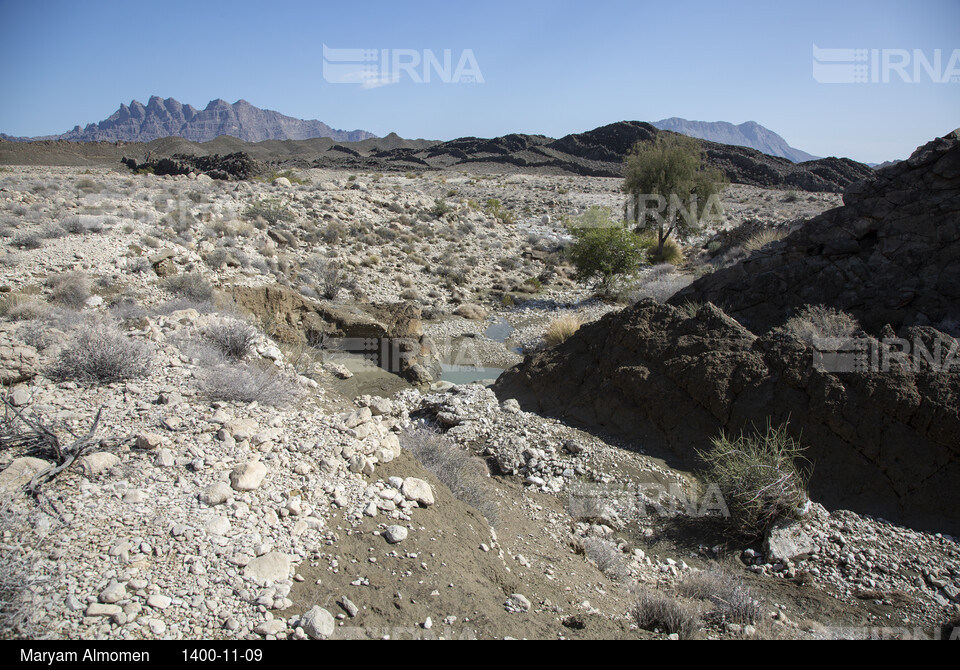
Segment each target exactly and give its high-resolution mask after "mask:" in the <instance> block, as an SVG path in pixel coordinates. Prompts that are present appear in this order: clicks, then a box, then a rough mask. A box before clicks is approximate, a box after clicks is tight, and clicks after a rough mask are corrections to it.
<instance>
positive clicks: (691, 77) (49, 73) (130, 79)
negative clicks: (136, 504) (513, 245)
mask: <svg viewBox="0 0 960 670" xmlns="http://www.w3.org/2000/svg"><path fill="white" fill-rule="evenodd" d="M0 30H2V33H0V34H2V36H3V38H2V40H0V91H2V94H0V131H2V132H6V133H8V134H10V135H27V136H33V135H46V134H58V133H62V132H65V131H67V130H70V129H71V128H72V127H73V126H75V125H77V124H80V125H85V124H86V123H90V122H97V121H100V120H102V119H105V118H106V117H107V116H109V115H110V114H112V113H113V112H114V111H116V109H117V107H119V105H120V103H121V102H125V103H127V104H129V103H130V101H131V100H132V99H137V100H139V101H141V102H143V103H146V102H147V100H148V98H149V97H150V96H151V95H159V96H161V97H164V98H167V97H173V98H176V99H177V100H179V101H180V102H183V103H190V104H192V105H193V106H195V107H198V108H200V107H203V106H205V105H206V104H207V102H208V101H210V100H212V99H214V98H223V99H225V100H227V101H229V102H235V101H236V100H238V99H240V98H243V99H246V100H248V101H249V102H251V103H252V104H254V105H256V106H258V107H263V108H266V109H274V110H277V111H279V112H282V113H284V114H287V115H290V116H295V117H298V118H306V119H320V120H321V121H324V122H326V123H328V124H330V125H331V126H333V127H334V128H342V129H347V130H352V129H355V128H362V129H364V130H369V131H371V132H373V133H376V134H378V135H385V134H387V133H389V132H391V131H396V132H397V133H398V134H400V135H401V136H403V137H408V138H415V137H424V138H429V139H451V138H454V137H459V136H466V135H474V136H480V137H492V136H496V135H502V134H505V133H510V132H521V133H534V134H543V135H549V136H552V137H560V136H562V135H565V134H567V133H572V132H581V131H585V130H589V129H592V128H595V127H597V126H601V125H604V124H607V123H612V122H615V121H619V120H624V119H630V120H634V119H635V120H641V121H656V120H659V119H662V118H666V117H671V116H679V117H683V118H687V119H693V120H702V121H720V120H723V121H730V122H733V123H741V122H744V121H748V120H752V121H756V122H758V123H760V124H762V125H764V126H766V127H768V128H770V129H771V130H773V131H774V132H777V133H779V134H780V135H782V136H783V137H784V138H785V139H786V140H787V141H788V142H789V143H790V144H791V145H792V146H794V147H797V148H799V149H803V150H804V151H808V152H810V153H812V154H816V155H820V156H830V155H838V156H849V157H851V158H855V159H857V160H861V161H868V162H880V161H884V160H888V159H892V158H904V157H906V156H907V155H909V153H910V152H911V151H912V150H913V149H914V148H915V147H917V146H918V145H920V144H922V143H924V142H926V141H928V140H930V139H932V138H933V137H935V136H939V135H943V134H945V133H947V132H949V131H951V130H953V129H954V128H956V127H958V126H960V81H958V82H954V83H934V82H933V81H931V78H930V76H929V75H928V74H927V73H926V70H923V69H921V70H920V75H921V76H920V77H916V79H917V80H916V81H911V82H910V83H905V82H903V81H901V80H900V77H899V75H898V74H897V72H895V71H889V70H888V72H892V74H891V76H890V79H891V81H890V82H888V83H883V82H878V83H820V82H818V81H816V80H815V78H814V76H813V55H812V50H813V45H816V46H817V47H820V48H827V49H868V50H873V49H876V50H878V52H877V53H878V54H879V55H880V56H881V57H882V56H883V55H884V53H886V54H887V55H888V57H889V59H890V62H892V63H894V62H896V61H897V60H898V59H899V58H900V57H901V55H898V54H897V52H895V51H894V50H897V49H904V50H906V52H907V54H908V57H910V58H911V61H912V60H915V58H914V53H915V52H914V50H920V52H922V54H923V55H924V56H925V58H926V59H927V60H929V61H930V62H931V63H934V58H935V52H936V50H939V51H940V52H941V59H942V61H941V64H940V69H939V72H941V73H942V72H943V71H945V70H947V69H948V65H949V61H950V57H951V55H952V54H953V53H954V50H960V0H914V1H912V2H906V1H905V0H898V1H897V2H888V1H886V0H873V1H855V2H844V1H842V0H834V1H832V2H820V1H809V0H807V1H803V2H790V3H786V2H778V1H770V0H768V1H766V2H719V1H717V0H713V1H711V2H697V1H693V0H690V1H684V0H673V1H672V2H671V1H666V2H665V1H663V0H660V1H658V2H644V1H633V2H629V1H621V2H609V1H607V0H590V1H584V0H577V1H564V0H554V1H551V2H547V1H542V0H512V1H511V2H501V1H492V2H471V3H457V2H450V1H449V0H447V1H445V2H414V1H410V2H403V1H400V0H393V1H391V2H379V1H377V0H366V1H364V2H353V3H347V2H343V1H342V0H340V1H337V2H324V1H322V0H314V1H312V2H299V1H297V0H285V1H284V2H279V3H270V4H269V5H268V4H267V3H257V2H243V1H241V0H234V1H232V2H217V1H214V0H192V1H191V2H181V1H179V0H165V1H164V2H137V1H136V0H124V1H123V2H108V1H103V2H92V1H84V0H72V1H69V2H63V1H60V0H33V1H30V2H25V1H16V0H0ZM324 44H326V45H327V47H330V48H334V49H342V48H353V49H377V50H383V49H390V50H394V53H396V50H402V49H409V50H414V51H415V52H416V54H418V55H420V54H426V53H427V51H426V50H431V51H432V52H433V53H434V54H435V55H436V56H438V58H441V59H442V57H443V50H444V49H450V50H451V56H452V60H453V63H454V65H455V64H456V62H457V61H459V60H460V58H461V57H462V56H463V54H464V53H465V51H466V50H470V52H471V53H472V54H473V56H474V58H475V61H474V63H475V65H476V70H478V71H479V74H480V75H481V76H482V78H483V83H443V82H441V81H438V80H437V76H436V74H435V70H434V71H433V72H434V76H433V77H432V79H433V81H431V83H416V82H414V81H413V80H412V77H410V76H409V74H408V73H407V72H405V71H404V72H401V73H400V76H399V78H398V80H397V81H395V82H393V81H390V79H389V77H388V78H387V81H388V82H389V83H386V85H382V86H372V85H367V86H361V85H359V84H343V83H331V82H330V81H327V80H325V78H324V74H325V72H326V71H325V70H324V60H323V45H324ZM400 53H403V52H400ZM379 54H382V52H380V51H378V55H379ZM891 54H892V55H891ZM957 54H958V55H960V51H958V52H957ZM407 57H408V56H403V58H407ZM331 58H332V60H336V58H335V57H331ZM833 60H834V64H836V57H835V58H834V59H833ZM388 62H389V61H388ZM465 64H466V65H468V66H469V65H471V63H470V62H466V63H465ZM868 65H869V66H870V67H873V64H872V63H868ZM954 66H955V67H956V68H958V69H957V70H955V72H960V63H958V62H956V61H955V62H954ZM874 69H876V68H874ZM414 71H415V72H421V73H422V67H417V68H416V69H415V70H414ZM905 71H906V72H907V73H908V75H909V76H910V78H911V79H914V76H913V75H914V72H913V66H912V63H911V64H910V66H909V67H908V68H907V70H905ZM330 78H332V77H330V76H328V77H327V79H330ZM958 79H960V77H958Z"/></svg>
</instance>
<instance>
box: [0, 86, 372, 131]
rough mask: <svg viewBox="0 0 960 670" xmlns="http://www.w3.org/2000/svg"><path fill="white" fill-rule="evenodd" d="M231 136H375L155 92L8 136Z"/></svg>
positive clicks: (241, 105)
mask: <svg viewBox="0 0 960 670" xmlns="http://www.w3.org/2000/svg"><path fill="white" fill-rule="evenodd" d="M222 135H229V136H231V137H236V138H238V139H241V140H244V141H246V142H263V141H265V140H307V139H313V138H316V137H329V138H331V139H333V140H336V141H338V142H359V141H362V140H365V139H369V138H373V137H376V135H374V134H373V133H369V132H367V131H366V130H349V131H347V130H337V129H335V128H331V127H330V126H328V125H327V124H325V123H323V122H322V121H304V120H303V119H295V118H293V117H292V116H285V115H283V114H281V113H280V112H274V111H271V110H269V109H260V108H259V107H254V106H253V105H251V104H250V103H249V102H247V101H246V100H238V101H236V102H235V103H233V104H232V105H231V104H230V103H229V102H227V101H226V100H220V99H217V100H211V101H210V103H209V104H207V106H206V107H205V108H203V109H202V110H198V109H196V108H194V107H192V106H191V105H184V104H182V103H180V102H178V101H176V100H174V99H173V98H167V99H166V100H163V99H162V98H160V97H158V96H153V97H151V98H150V101H149V102H148V103H147V104H146V105H143V104H142V103H140V102H137V101H136V100H134V101H132V102H131V103H130V105H129V106H127V105H123V104H121V105H120V109H118V110H117V111H116V112H114V113H113V114H112V115H111V116H110V117H109V118H107V119H105V120H103V121H101V122H99V123H91V124H88V125H87V126H86V127H85V128H81V127H80V126H76V127H75V128H74V129H73V130H71V131H69V132H66V133H64V134H62V135H49V136H44V137H10V136H8V135H5V134H2V133H0V138H2V139H5V140H8V141H20V142H29V141H37V140H68V141H72V142H150V141H153V140H156V139H160V138H162V137H182V138H184V139H187V140H190V141H192V142H209V141H210V140H213V139H215V138H217V137H220V136H222Z"/></svg>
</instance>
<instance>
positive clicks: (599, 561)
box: [583, 537, 630, 582]
mask: <svg viewBox="0 0 960 670" xmlns="http://www.w3.org/2000/svg"><path fill="white" fill-rule="evenodd" d="M583 553H584V555H585V556H586V557H587V558H589V559H590V560H591V561H593V562H594V563H595V564H596V566H597V568H599V569H600V571H601V572H602V573H604V574H605V575H607V576H608V577H610V579H613V580H615V581H618V582H620V581H624V580H626V579H627V578H628V577H630V566H629V564H628V563H627V559H626V557H625V556H624V555H623V552H622V551H620V548H619V547H618V546H617V544H616V543H615V542H612V541H610V540H606V539H604V538H602V537H588V538H586V539H584V541H583Z"/></svg>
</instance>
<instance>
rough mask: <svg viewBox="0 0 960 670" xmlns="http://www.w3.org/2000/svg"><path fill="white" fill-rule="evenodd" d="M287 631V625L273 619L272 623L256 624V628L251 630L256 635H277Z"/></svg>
mask: <svg viewBox="0 0 960 670" xmlns="http://www.w3.org/2000/svg"><path fill="white" fill-rule="evenodd" d="M286 629H287V624H286V623H284V622H283V621H281V620H280V619H273V620H272V621H264V622H262V623H259V624H257V627H256V628H254V629H253V632H254V633H256V634H257V635H277V634H278V633H282V632H283V631H285V630H286Z"/></svg>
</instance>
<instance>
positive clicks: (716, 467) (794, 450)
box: [697, 424, 810, 537]
mask: <svg viewBox="0 0 960 670" xmlns="http://www.w3.org/2000/svg"><path fill="white" fill-rule="evenodd" d="M712 443H713V448H712V449H709V450H704V451H698V452H697V455H698V456H699V457H700V458H701V459H702V460H703V462H704V464H705V466H704V468H703V469H702V470H701V472H700V475H701V477H702V479H703V480H704V481H705V482H707V483H710V484H716V485H717V486H718V487H719V489H720V492H721V494H722V495H723V499H724V502H725V503H726V506H727V509H728V510H729V512H730V518H729V521H730V523H731V524H732V526H733V527H734V528H736V529H737V530H738V531H739V532H741V533H742V534H743V535H745V536H747V537H759V536H761V535H763V533H764V531H766V529H767V528H768V527H769V526H770V525H771V524H773V523H774V522H775V521H776V520H777V519H780V518H794V517H796V516H797V515H798V514H799V513H800V511H801V510H803V509H804V508H805V506H806V504H807V502H808V500H809V498H808V496H807V484H808V481H809V476H810V475H809V470H808V469H806V468H804V467H801V466H800V465H798V463H797V462H798V461H800V460H802V459H803V451H804V448H803V447H802V446H801V445H800V443H799V442H798V441H796V440H794V439H793V438H792V437H790V435H789V434H788V433H787V424H783V425H781V426H779V427H774V426H773V425H770V424H768V425H767V428H766V432H763V433H761V432H760V431H755V432H754V433H753V434H747V433H741V434H740V436H739V437H737V438H731V437H728V436H727V435H725V434H721V435H720V436H719V437H715V438H713V440H712Z"/></svg>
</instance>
